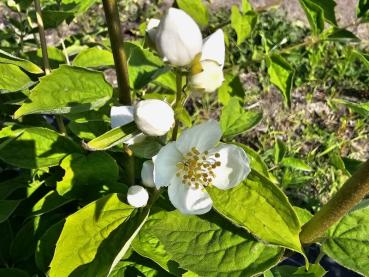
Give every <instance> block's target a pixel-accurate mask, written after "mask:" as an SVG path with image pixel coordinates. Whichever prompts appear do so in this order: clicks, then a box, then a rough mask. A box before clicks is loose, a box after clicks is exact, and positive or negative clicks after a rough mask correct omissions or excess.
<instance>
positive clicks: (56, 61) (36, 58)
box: [25, 47, 66, 68]
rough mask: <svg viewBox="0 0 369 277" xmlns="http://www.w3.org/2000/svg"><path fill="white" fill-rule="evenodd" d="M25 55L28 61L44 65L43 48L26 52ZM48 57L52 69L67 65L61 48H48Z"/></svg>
mask: <svg viewBox="0 0 369 277" xmlns="http://www.w3.org/2000/svg"><path fill="white" fill-rule="evenodd" d="M25 55H27V57H28V59H29V60H31V61H32V62H34V63H36V64H43V61H42V49H41V48H38V49H37V50H35V51H30V52H26V53H25ZM47 55H48V58H49V64H50V67H51V68H58V67H59V65H61V64H65V63H66V60H65V56H64V52H63V50H61V49H59V48H56V47H47Z"/></svg>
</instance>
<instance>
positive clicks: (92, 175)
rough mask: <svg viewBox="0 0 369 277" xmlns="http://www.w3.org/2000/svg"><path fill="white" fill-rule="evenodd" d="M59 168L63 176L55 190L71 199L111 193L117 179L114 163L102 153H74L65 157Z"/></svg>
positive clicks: (116, 166)
mask: <svg viewBox="0 0 369 277" xmlns="http://www.w3.org/2000/svg"><path fill="white" fill-rule="evenodd" d="M60 166H61V168H63V169H64V171H65V174H64V177H63V179H62V180H61V181H60V182H58V183H57V184H56V190H57V191H58V193H59V194H60V195H63V196H67V197H72V198H82V199H91V198H94V197H96V196H97V195H99V192H100V191H107V192H113V191H111V189H114V188H112V185H113V184H115V183H116V182H117V180H118V177H119V168H118V165H117V163H116V161H115V160H114V159H113V158H112V157H111V156H109V155H108V154H106V153H104V152H94V153H90V154H88V155H82V154H77V153H74V154H71V155H68V156H67V157H65V158H64V159H63V161H62V162H61V164H60ZM114 192H117V191H114Z"/></svg>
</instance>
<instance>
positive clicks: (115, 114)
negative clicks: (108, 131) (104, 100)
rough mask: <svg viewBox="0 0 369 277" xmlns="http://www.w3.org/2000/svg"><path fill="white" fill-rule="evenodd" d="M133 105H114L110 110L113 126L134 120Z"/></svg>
mask: <svg viewBox="0 0 369 277" xmlns="http://www.w3.org/2000/svg"><path fill="white" fill-rule="evenodd" d="M133 111H134V108H133V106H113V107H111V110H110V119H111V127H112V128H116V127H120V126H123V125H126V124H128V123H130V122H132V121H133V120H134V118H133Z"/></svg>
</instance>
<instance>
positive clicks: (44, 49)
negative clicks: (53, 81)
mask: <svg viewBox="0 0 369 277" xmlns="http://www.w3.org/2000/svg"><path fill="white" fill-rule="evenodd" d="M34 3H35V10H36V18H37V26H38V34H39V36H40V44H41V51H42V63H43V64H44V71H45V74H46V75H49V74H50V72H51V69H50V63H49V55H48V53H47V44H46V37H45V28H44V21H43V19H42V11H41V5H40V0H34ZM55 120H56V124H57V125H58V130H59V132H60V133H61V134H63V135H64V134H66V128H65V125H64V122H63V117H62V116H61V115H56V116H55Z"/></svg>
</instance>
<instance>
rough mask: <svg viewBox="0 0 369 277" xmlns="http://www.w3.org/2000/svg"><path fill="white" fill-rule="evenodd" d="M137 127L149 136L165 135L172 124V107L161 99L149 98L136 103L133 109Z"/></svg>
mask: <svg viewBox="0 0 369 277" xmlns="http://www.w3.org/2000/svg"><path fill="white" fill-rule="evenodd" d="M134 119H135V122H136V124H137V127H138V128H139V129H140V130H141V131H142V132H144V133H145V134H146V135H149V136H162V135H165V134H166V133H167V132H168V131H169V130H170V128H172V126H173V124H174V111H173V109H172V107H171V106H170V105H169V104H168V103H166V102H164V101H161V100H158V99H149V100H143V101H140V102H138V103H137V105H136V106H135V110H134Z"/></svg>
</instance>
